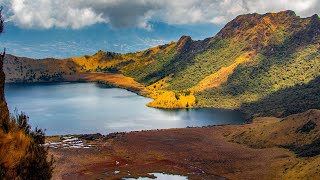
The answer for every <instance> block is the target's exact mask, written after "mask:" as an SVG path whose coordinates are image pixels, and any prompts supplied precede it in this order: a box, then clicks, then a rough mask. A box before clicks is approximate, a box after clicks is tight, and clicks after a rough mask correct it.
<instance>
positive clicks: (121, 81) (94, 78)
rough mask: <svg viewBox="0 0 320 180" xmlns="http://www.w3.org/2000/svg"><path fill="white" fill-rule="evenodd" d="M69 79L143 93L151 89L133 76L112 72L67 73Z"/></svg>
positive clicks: (66, 76) (145, 93) (66, 77)
mask: <svg viewBox="0 0 320 180" xmlns="http://www.w3.org/2000/svg"><path fill="white" fill-rule="evenodd" d="M64 78H65V79H66V80H68V81H86V82H102V83H106V84H109V85H112V86H115V87H119V88H124V89H127V90H130V91H133V92H135V93H138V94H141V95H148V93H149V91H148V90H147V89H146V88H145V87H144V86H143V85H142V84H140V83H138V82H137V81H135V80H134V79H133V78H131V77H127V76H125V75H123V74H112V73H77V74H72V75H65V76H64Z"/></svg>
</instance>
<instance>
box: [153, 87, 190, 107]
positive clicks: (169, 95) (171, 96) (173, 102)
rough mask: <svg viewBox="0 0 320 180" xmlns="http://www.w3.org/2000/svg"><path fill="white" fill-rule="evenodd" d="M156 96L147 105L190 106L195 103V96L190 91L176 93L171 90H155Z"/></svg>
mask: <svg viewBox="0 0 320 180" xmlns="http://www.w3.org/2000/svg"><path fill="white" fill-rule="evenodd" d="M157 93H159V94H158V97H156V98H155V100H154V101H152V102H150V103H149V104H147V106H149V107H156V108H168V109H169V108H191V107H193V106H194V105H195V101H196V98H195V96H194V95H193V94H192V93H191V94H189V95H186V94H184V93H176V92H173V91H160V92H157Z"/></svg>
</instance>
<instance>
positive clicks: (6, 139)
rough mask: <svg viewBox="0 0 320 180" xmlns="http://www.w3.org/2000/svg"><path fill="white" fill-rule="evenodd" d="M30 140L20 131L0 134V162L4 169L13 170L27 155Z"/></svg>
mask: <svg viewBox="0 0 320 180" xmlns="http://www.w3.org/2000/svg"><path fill="white" fill-rule="evenodd" d="M29 145H30V138H29V137H28V136H27V135H26V134H25V133H24V132H22V131H21V130H15V131H12V132H9V133H8V134H6V133H3V132H0V162H2V163H3V165H4V166H5V169H15V168H16V166H17V165H18V164H19V163H20V160H21V158H22V157H24V156H25V154H26V153H27V148H28V146H29Z"/></svg>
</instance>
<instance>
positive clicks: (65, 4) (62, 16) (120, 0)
mask: <svg viewBox="0 0 320 180" xmlns="http://www.w3.org/2000/svg"><path fill="white" fill-rule="evenodd" d="M0 3H1V4H5V6H6V7H7V8H8V10H9V20H10V21H13V22H14V23H15V24H17V25H18V26H20V27H25V28H52V27H61V28H74V29H77V28H81V27H84V26H90V25H92V24H95V23H99V22H104V23H110V24H111V25H112V26H113V27H116V28H122V27H139V28H150V26H149V22H150V21H151V20H153V21H162V22H166V23H169V24H196V23H214V24H224V23H226V22H227V21H229V20H231V19H233V18H234V17H235V16H237V15H239V14H245V13H253V12H258V13H266V12H277V11H281V10H287V9H291V10H294V11H296V13H297V14H298V15H301V16H311V15H313V14H316V13H319V12H320V0H268V1H266V0H201V1H199V0H161V1H159V0H0Z"/></svg>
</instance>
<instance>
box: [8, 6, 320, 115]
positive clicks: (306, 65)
mask: <svg viewBox="0 0 320 180" xmlns="http://www.w3.org/2000/svg"><path fill="white" fill-rule="evenodd" d="M21 62H22V63H21ZM55 63H56V64H55ZM21 64H24V65H21ZM5 66H6V68H5V71H6V74H7V76H8V77H9V80H8V81H30V82H32V81H52V80H64V79H65V78H64V76H65V75H76V74H79V73H84V72H102V73H118V74H123V75H125V76H128V77H132V78H134V79H135V80H136V81H137V82H139V83H140V84H143V85H145V86H146V87H147V90H148V91H149V92H148V93H149V94H148V96H150V97H152V98H154V99H156V100H155V102H153V103H150V104H149V105H150V106H154V107H161V108H185V107H188V108H189V107H222V108H241V109H243V110H245V111H247V112H249V113H255V111H257V112H259V113H260V115H264V114H265V112H263V111H262V109H257V108H255V109H254V108H252V107H253V106H256V107H261V108H263V107H262V106H257V105H256V104H255V105H254V102H257V103H259V102H262V101H263V100H264V102H265V101H268V97H269V96H272V94H274V93H276V92H278V91H282V90H284V89H287V88H290V87H294V86H302V85H304V84H308V83H309V82H311V81H312V80H315V79H316V78H317V77H318V76H319V75H320V19H319V17H318V16H317V15H314V16H312V17H308V18H300V17H299V16H296V15H295V13H294V12H293V11H282V12H279V13H267V14H264V15H260V14H256V13H255V14H247V15H241V16H238V17H236V18H235V19H234V20H232V21H231V22H229V23H228V24H226V26H225V27H224V28H223V29H222V30H221V31H220V32H219V33H218V34H217V35H216V36H214V37H212V38H207V39H204V40H200V41H193V40H192V39H191V38H190V37H188V36H182V37H181V38H180V39H179V40H178V41H177V42H172V43H170V44H167V45H161V46H157V47H154V48H150V49H147V50H144V51H140V52H136V53H128V54H117V53H110V52H102V51H99V52H98V53H96V54H95V55H93V56H85V57H80V58H70V59H67V60H53V59H51V60H49V59H47V60H41V61H39V60H37V61H32V60H26V59H25V58H17V59H16V62H12V60H8V61H6V62H5ZM19 67H20V70H21V71H26V72H23V73H22V74H21V75H19V74H18V75H17V76H16V77H15V76H13V74H14V73H12V71H13V70H14V69H16V70H17V69H19ZM21 67H24V68H21ZM35 72H37V73H35ZM35 74H36V75H35ZM40 74H41V75H40ZM33 76H36V77H33ZM43 76H44V77H48V76H49V78H43ZM293 89H294V88H293ZM309 90H310V89H309ZM316 90H317V86H312V89H311V90H310V91H303V90H302V91H303V93H305V94H304V95H308V94H309V93H310V92H311V91H312V92H314V91H316ZM295 93H296V91H292V92H291V94H288V96H291V95H294V94H295ZM300 101H301V99H297V102H296V103H297V104H298V103H300ZM279 102H280V101H279ZM286 103H287V102H281V103H279V104H278V106H277V107H278V108H280V109H282V110H281V112H278V111H272V114H273V115H278V116H284V115H287V114H288V113H287V114H286V113H284V112H285V111H286V110H285V111H284V110H283V109H285V107H286V105H287V104H286ZM306 108H320V102H316V103H315V104H313V105H312V106H308V105H307V106H306ZM306 108H303V109H298V110H295V113H297V112H303V111H305V110H307V109H306ZM252 110H254V111H252Z"/></svg>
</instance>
